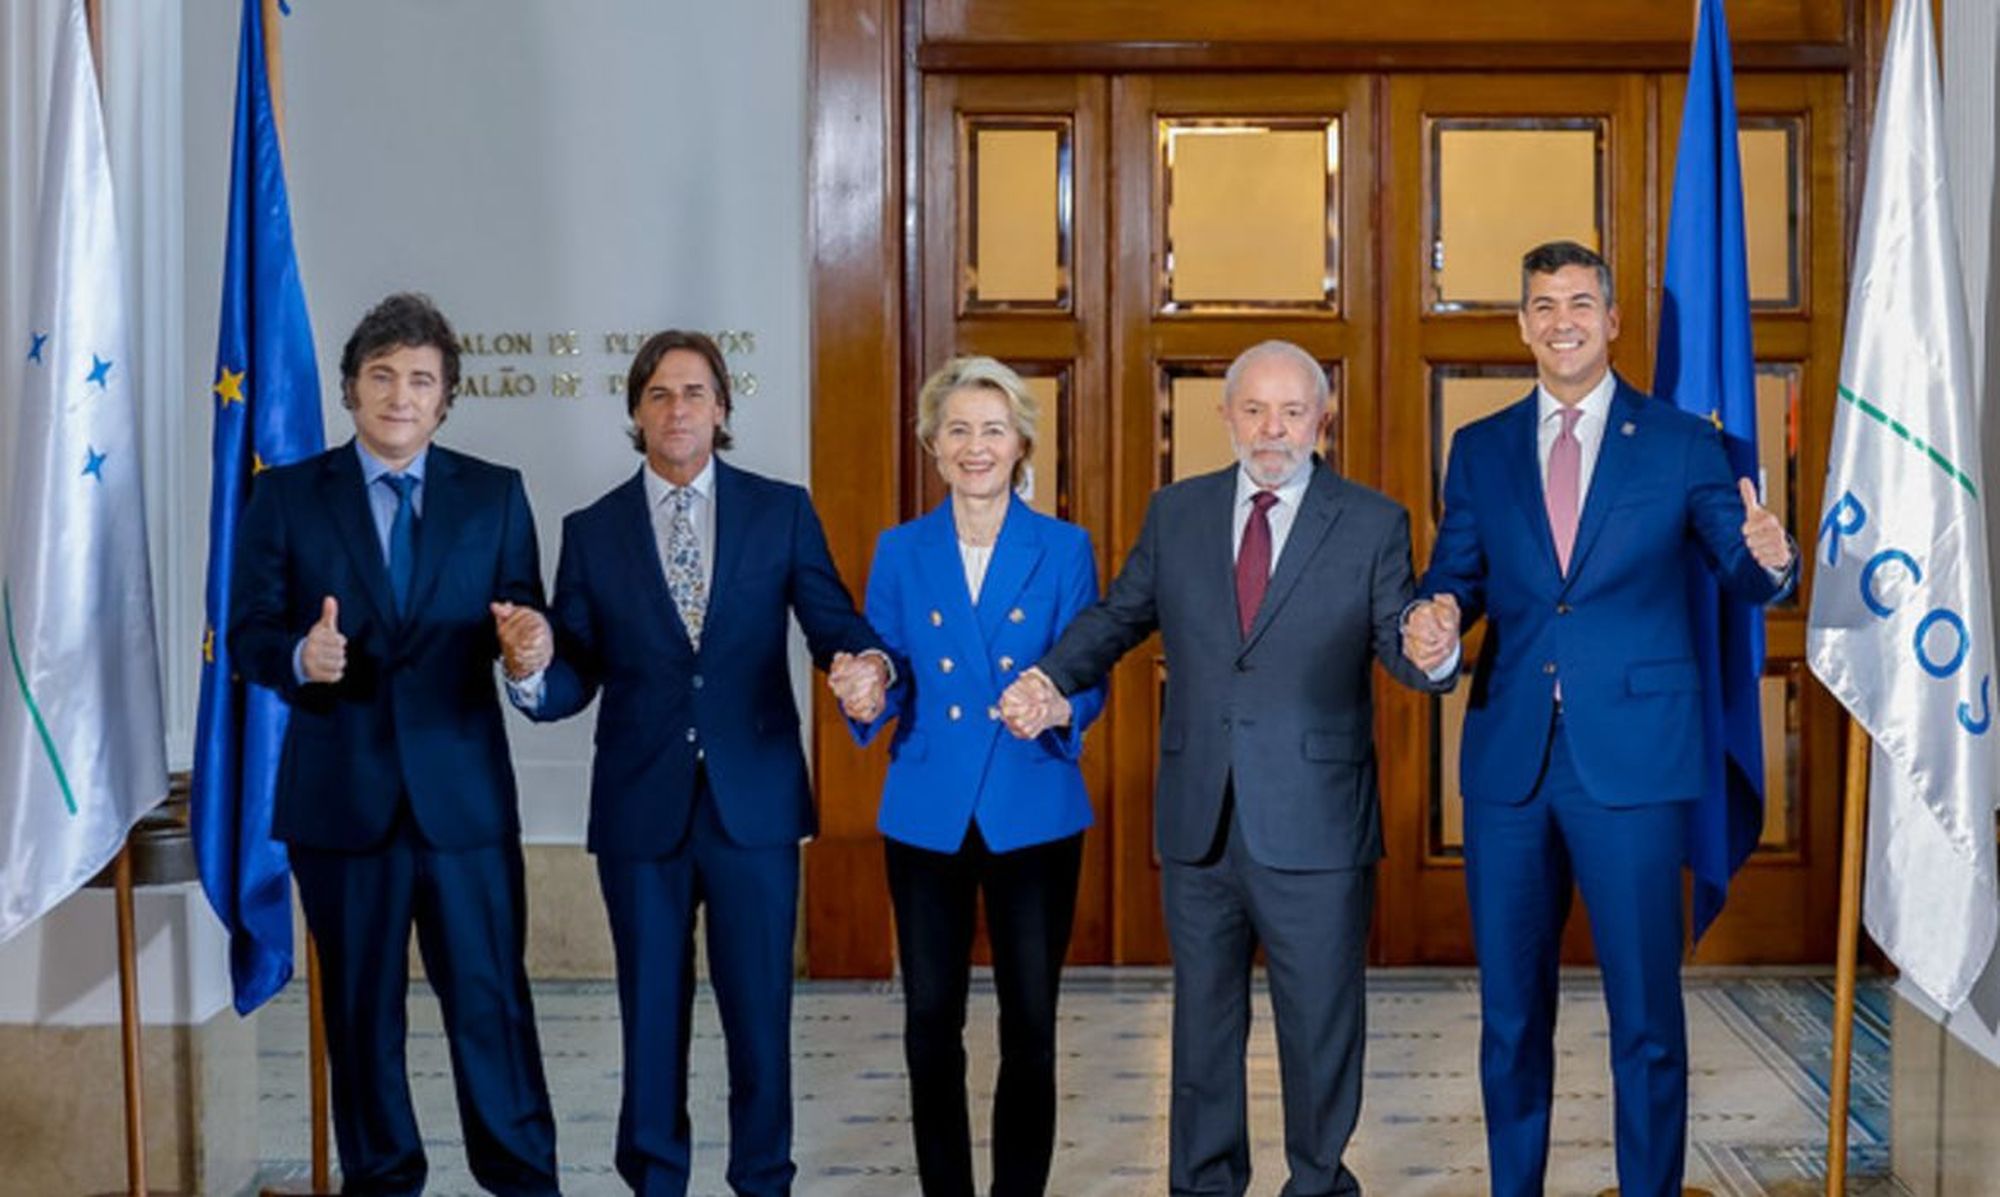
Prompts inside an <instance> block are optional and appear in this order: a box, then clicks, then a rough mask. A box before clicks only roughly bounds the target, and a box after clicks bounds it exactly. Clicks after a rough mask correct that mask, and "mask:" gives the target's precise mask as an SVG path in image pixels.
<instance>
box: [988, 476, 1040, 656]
mask: <svg viewBox="0 0 2000 1197" xmlns="http://www.w3.org/2000/svg"><path fill="white" fill-rule="evenodd" d="M1023 506H1024V504H1022V502H1021V501H1020V500H1019V499H1016V498H1010V499H1009V500H1008V501H1007V514H1006V515H1005V516H1004V517H1002V519H1001V521H1000V534H999V535H998V536H997V537H995V538H994V541H993V557H992V559H991V560H989V561H988V562H987V563H986V578H985V580H984V581H983V582H981V583H980V585H979V606H978V610H979V634H980V637H981V639H982V643H983V644H991V643H993V638H994V637H995V636H997V635H999V633H1000V625H1001V624H1002V623H1004V622H1006V620H1007V619H1008V618H1009V617H1010V616H1011V615H1012V614H1013V612H1014V609H1015V603H1016V600H1018V599H1019V598H1020V597H1021V588H1022V587H1023V586H1025V585H1027V582H1028V579H1029V578H1030V577H1031V576H1033V574H1034V572H1035V566H1036V565H1038V564H1040V563H1041V560H1042V538H1041V536H1040V535H1038V534H1037V533H1036V532H1035V529H1034V527H1033V526H1032V525H1030V524H1029V522H1028V520H1027V519H1026V518H1025V517H1023V516H1022V515H1021V514H1020V513H1021V509H1022V507H1023ZM984 655H985V654H982V658H983V657H984Z"/></svg>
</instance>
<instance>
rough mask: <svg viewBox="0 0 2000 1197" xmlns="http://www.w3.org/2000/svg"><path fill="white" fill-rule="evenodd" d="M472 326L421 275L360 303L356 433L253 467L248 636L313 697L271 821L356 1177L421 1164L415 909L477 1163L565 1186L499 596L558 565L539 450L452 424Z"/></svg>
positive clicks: (235, 645)
mask: <svg viewBox="0 0 2000 1197" xmlns="http://www.w3.org/2000/svg"><path fill="white" fill-rule="evenodd" d="M457 346H458V342H457V339H456V338H455V337H454V336H453V334H452V330H451V326H450V325H449V324H448V323H446V321H445V319H444V317H443V316H442V315H441V314H440V313H439V312H438V311H437V309H436V308H434V307H432V306H431V304H430V301H429V300H427V299H424V298H423V297H421V296H415V295H392V296H390V297H389V298H388V299H385V300H383V301H382V303H381V304H379V305H377V306H376V307H375V309H374V310H372V311H370V312H369V313H368V315H367V316H366V317H364V318H363V319H362V321H361V324H360V326H359V327H357V328H356V329H355V330H354V334H353V335H352V336H351V337H349V338H348V341H347V346H346V348H345V349H344V350H343V351H342V353H341V359H340V374H341V400H342V402H343V403H344V404H345V405H346V407H347V409H348V410H349V411H350V412H351V413H353V416H354V430H355V436H354V439H353V440H352V441H350V442H348V443H347V444H345V445H342V446H340V447H339V448H336V449H331V450H329V451H327V452H325V453H323V454H320V455H319V456H317V457H314V458H310V459H308V460H306V461H301V462H297V463H295V464H292V465H289V466H282V467H279V468H276V469H271V470H266V471H264V472H263V473H261V474H259V475H258V476H257V479H256V482H255V484H254V485H253V487H252V488H251V495H250V506H249V509H248V510H247V511H246V512H245V513H244V516H243V523H242V527H241V529H240V530H239V533H238V536H239V538H240V539H239V542H238V543H239V548H238V550H237V554H236V572H235V575H234V577H233V578H232V579H231V604H232V609H233V610H234V612H235V618H234V620H233V622H232V623H231V626H230V628H229V644H230V648H231V651H233V652H234V653H235V654H236V659H237V661H238V662H240V663H241V667H242V671H243V674H244V676H245V678H247V679H248V680H250V681H252V682H255V683H257V684H259V685H263V686H268V687H271V688H272V689H274V690H277V691H278V692H280V693H281V694H283V695H284V696H285V698H286V700H287V701H289V702H290V703H291V707H292V712H291V722H290V724H289V726H288V727H287V729H286V733H285V746H284V752H283V755H282V758H281V760H280V763H279V767H278V768H279V772H278V791H277V809H276V812H275V815H274V818H273V823H272V834H273V835H274V836H275V837H276V838H278V839H280V840H283V841H285V842H286V844H287V845H288V847H289V849H290V853H291V863H292V870H293V872H294V873H295V874H296V876H297V877H298V881H299V894H300V897H301V898H302V899H303V901H304V904H305V913H306V925H307V926H308V927H309V928H311V930H312V932H313V934H314V936H315V937H316V938H317V940H318V944H319V957H318V967H319V969H320V970H321V974H322V977H323V978H324V983H325V1005H326V1024H327V1039H328V1047H329V1048H330V1052H329V1055H330V1057H331V1062H332V1065H333V1114H334V1131H335V1135H336V1138H337V1140H338V1142H339V1145H340V1167H341V1174H342V1178H343V1186H344V1187H343V1189H342V1191H343V1192H347V1193H369V1194H417V1193H421V1192H422V1191H423V1188H424V1177H425V1172H426V1165H425V1161H424V1151H423V1144H422V1140H421V1139H420V1137H419V1135H418V1130H417V1122H416V1116H415V1114H414V1112H413V1111H412V1109H411V1105H410V1090H409V1080H408V1076H407V1073H406V1071H405V1067H404V1058H403V1045H404V1039H405V1037H406V1033H407V1023H406V1018H405V1013H404V1002H405V999H406V996H407V991H408V989H409V944H410V929H411V926H412V924H414V925H415V927H416V931H417V940H418V943H419V945H420V946H421V947H422V950H423V954H424V967H425V971H426V973H427V974H428V975H429V978H430V982H431V987H432V988H433V989H435V990H436V991H437V995H438V1000H439V1003H440V1004H441V1006H442V1007H443V1011H444V1024H445V1036H446V1039H447V1040H448V1042H449V1043H450V1045H451V1057H452V1069H453V1075H454V1078H455V1080H456V1081H457V1088H458V1106H459V1115H460V1118H461V1120H462V1122H463V1125H464V1131H465V1146H466V1155H467V1157H468V1162H469V1163H470V1165H471V1168H472V1173H473V1175H474V1177H476V1178H477V1179H478V1181H479V1183H480V1184H482V1185H484V1186H485V1187H486V1188H487V1189H488V1190H490V1191H491V1192H494V1193H500V1194H508V1195H516V1194H519V1195H528V1194H534V1195H542V1194H553V1193H555V1192H556V1191H557V1180H556V1160H555V1122H554V1119H553V1118H552V1117H551V1115H550V1113H549V1099H548V1091H547V1088H546V1086H545V1084H544V1082H543V1079H542V1058H541V1049H540V1046H539V1044H538V1043H537V1040H536V1034H535V1016H534V1008H533V1005H532V1004H531V1001H530V998H529V995H528V982H527V975H526V973H525V971H524V970H523V967H522V962H521V954H522V949H523V946H524V942H525V920H524V916H523V905H524V900H523V883H522V874H521V845H520V822H519V814H518V811H517V803H516V797H515V791H514V773H513V767H512V765H511V764H510V762H509V760H508V755H507V734H506V730H505V727H504V725H503V723H502V721H501V711H500V703H499V698H498V694H497V688H496V686H495V684H494V676H493V664H494V659H495V657H496V656H498V654H499V641H498V637H497V632H496V625H495V623H494V621H493V619H492V617H491V616H490V614H489V610H490V607H491V605H492V604H495V603H505V604H510V605H512V606H519V607H522V608H526V607H532V606H537V605H539V604H540V603H541V599H542V581H541V565H540V562H539V557H538V554H537V551H536V547H535V525H534V520H533V517H532V516H531V515H530V514H529V511H528V497H527V492H526V491H525V490H524V489H523V487H522V485H521V476H520V474H518V473H517V472H515V471H514V470H510V469H504V468H502V467H500V466H496V465H492V464H490V463H487V462H484V461H481V460H479V459H477V458H474V457H468V456H465V455H464V454H461V453H454V452H452V451H451V450H449V449H445V448H443V447H441V446H438V445H434V444H432V443H431V438H432V437H433V436H434V435H435V434H436V432H437V429H438V425H439V424H441V423H442V422H443V421H444V418H445V413H446V411H447V410H448V409H449V408H450V406H451V400H452V394H453V391H454V389H455V388H456V387H457V385H458V347H457ZM510 609H511V606H510Z"/></svg>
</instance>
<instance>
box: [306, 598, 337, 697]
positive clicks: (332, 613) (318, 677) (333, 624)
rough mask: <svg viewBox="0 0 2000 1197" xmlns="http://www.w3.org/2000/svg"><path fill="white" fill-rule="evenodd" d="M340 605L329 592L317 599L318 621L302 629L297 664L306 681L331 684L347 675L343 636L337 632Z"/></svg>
mask: <svg viewBox="0 0 2000 1197" xmlns="http://www.w3.org/2000/svg"><path fill="white" fill-rule="evenodd" d="M339 621H340V604H339V603H338V602H337V601H335V599H334V597H333V596H332V595H330V594H329V595H327V596H326V597H325V598H324V599H322V600H321V601H320V605H319V622H318V623H316V624H314V625H313V626H312V627H311V628H310V629H308V630H307V632H306V639H305V647H304V648H303V649H302V650H301V651H300V653H299V666H300V668H302V669H304V670H305V674H306V680H307V681H309V682H321V683H324V684H327V685H331V684H333V683H334V682H337V681H339V680H340V679H341V678H343V677H345V676H346V675H347V637H345V636H343V635H341V634H340V627H339Z"/></svg>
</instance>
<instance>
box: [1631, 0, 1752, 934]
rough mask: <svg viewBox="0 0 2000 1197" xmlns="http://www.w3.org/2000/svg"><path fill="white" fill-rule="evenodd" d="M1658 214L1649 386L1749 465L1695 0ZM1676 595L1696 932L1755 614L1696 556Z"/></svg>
mask: <svg viewBox="0 0 2000 1197" xmlns="http://www.w3.org/2000/svg"><path fill="white" fill-rule="evenodd" d="M1695 22H1696V28H1695V40H1694V58H1693V61H1692V62H1690V63H1689V65H1688V85H1687V107H1686V109H1685V111H1684V112H1683V113H1682V115H1681V143H1680V152H1679V155H1678V156H1677V158H1676V160H1675V164H1674V198H1673V210H1672V213H1671V215H1670V217H1669V222H1668V225H1667V268H1666V278H1665V291H1666V295H1665V302H1664V303H1663V304H1662V307H1661V313H1660V346H1659V353H1658V357H1657V358H1656V360H1655V363H1654V366H1653V391H1654V394H1656V395H1658V396H1659V397H1660V398H1662V399H1666V400H1668V401H1670V402H1672V403H1674V404H1675V405H1676V406H1678V407H1679V408H1680V409H1681V410H1682V411H1688V412H1693V413H1695V414H1696V415H1699V416H1701V417H1702V418H1703V419H1705V420H1710V421H1713V422H1714V423H1715V425H1716V426H1717V427H1718V428H1720V429H1721V430H1722V434H1723V441H1724V445H1725V448H1726V450H1727V452H1728V454H1729V464H1730V468H1731V470H1732V472H1734V473H1735V475H1736V476H1737V477H1739V478H1751V479H1755V478H1756V477H1757V469H1758V465H1757V404H1756V397H1757V392H1756V361H1755V358H1754V357H1753V355H1752V353H1751V346H1750V275H1749V270H1748V268H1747V266H1746V265H1745V253H1744V240H1743V173H1742V166H1741V163H1740V161H1739V159H1738V153H1737V142H1736V98H1735V89H1734V83H1733V81H1732V79H1731V74H1730V62H1729V21H1728V18H1727V16H1725V15H1724V13H1723V10H1722V0H1701V9H1700V12H1699V13H1698V14H1697V15H1696V18H1695ZM1688 602H1689V607H1690V609H1691V611H1692V612H1693V618H1694V625H1695V636H1696V648H1697V652H1698V653H1699V654H1700V660H1701V667H1702V698H1703V716H1704V724H1705V728H1704V730H1705V733H1706V735H1705V737H1704V738H1705V742H1706V745H1707V748H1708V762H1707V784H1706V786H1705V787H1704V792H1703V794H1702V798H1701V801H1700V802H1698V803H1696V805H1695V807H1694V810H1693V812H1692V815H1691V818H1690V820H1689V825H1688V869H1689V871H1690V872H1692V873H1693V874H1694V935H1695V938H1696V939H1697V940H1698V939H1700V938H1701V935H1702V933H1703V932H1704V931H1706V930H1708V927H1709V924H1711V923H1713V922H1714V921H1715V917H1716V916H1717V915H1718V914H1720V913H1722V904H1723V901H1724V900H1725V899H1727V898H1728V896H1729V879H1730V878H1731V877H1732V876H1734V875H1735V873H1736V870H1737V869H1738V868H1740V867H1742V864H1743V862H1744V861H1745V860H1746V859H1748V858H1749V855H1750V853H1751V851H1752V850H1754V849H1755V848H1756V846H1757V839H1758V834H1759V831H1760V829H1761V828H1762V826H1763V818H1764V755H1763V754H1764V746H1763V736H1762V728H1761V716H1760V713H1759V702H1758V699H1759V693H1758V685H1759V678H1760V676H1761V675H1762V673H1763V671H1764V613H1763V611H1762V609H1760V608H1758V607H1753V606H1749V605H1747V604H1744V603H1739V602H1736V601H1735V600H1733V599H1730V598H1728V597H1727V596H1726V595H1724V594H1723V593H1722V591H1721V588H1720V587H1719V586H1718V585H1717V584H1716V581H1715V579H1714V577H1713V576H1712V575H1711V574H1710V573H1709V571H1708V569H1707V567H1706V565H1705V564H1703V563H1702V562H1701V561H1700V560H1699V559H1696V558H1693V557H1692V555H1691V559H1690V561H1689V563H1688Z"/></svg>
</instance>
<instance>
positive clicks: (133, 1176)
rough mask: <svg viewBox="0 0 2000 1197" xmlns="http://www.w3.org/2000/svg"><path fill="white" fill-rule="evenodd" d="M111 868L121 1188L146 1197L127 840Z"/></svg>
mask: <svg viewBox="0 0 2000 1197" xmlns="http://www.w3.org/2000/svg"><path fill="white" fill-rule="evenodd" d="M112 867H113V868H114V870H115V873H114V877H115V878H116V880H115V885H114V891H115V894H116V898H115V902H116V905H117V910H118V1030H119V1044H120V1048H121V1051H122V1054H123V1056H124V1060H125V1185H126V1191H127V1192H128V1193H130V1194H131V1197H146V1194H147V1188H146V1105H145V1089H146V1081H145V1073H144V1072H143V1071H142V1070H141V1062H142V1060H143V1056H142V1055H141V1053H140V1050H139V1019H140V1012H139V961H138V933H137V931H136V929H135V928H134V926H133V918H132V841H131V838H130V837H129V836H128V837H127V838H126V840H125V844H124V846H123V847H121V848H119V849H118V860H117V863H116V864H115V865H113V866H112Z"/></svg>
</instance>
